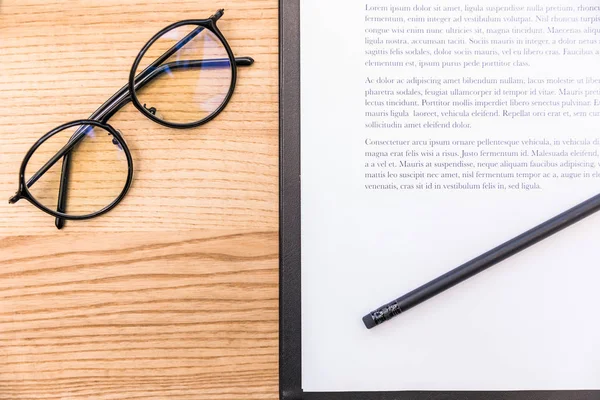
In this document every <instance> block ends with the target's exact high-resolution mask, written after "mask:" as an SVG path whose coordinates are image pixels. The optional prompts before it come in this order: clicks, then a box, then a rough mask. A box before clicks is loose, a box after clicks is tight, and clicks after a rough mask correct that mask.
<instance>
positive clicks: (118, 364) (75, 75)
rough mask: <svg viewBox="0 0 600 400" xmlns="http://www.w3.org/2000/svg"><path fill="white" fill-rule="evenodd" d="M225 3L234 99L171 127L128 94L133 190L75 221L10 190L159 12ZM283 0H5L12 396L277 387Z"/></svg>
mask: <svg viewBox="0 0 600 400" xmlns="http://www.w3.org/2000/svg"><path fill="white" fill-rule="evenodd" d="M218 8H224V9H225V15H224V17H223V18H222V19H221V20H220V21H219V23H218V25H219V28H220V29H221V31H222V32H223V34H224V35H225V37H226V38H227V40H228V41H229V44H230V45H231V47H232V49H233V51H234V53H235V54H236V55H237V56H251V57H253V58H254V59H255V60H256V62H255V64H254V65H253V66H251V67H249V68H243V69H242V68H240V69H239V70H238V73H239V76H238V85H237V87H236V91H235V94H234V96H233V99H232V100H231V102H230V103H229V105H228V107H227V108H226V110H225V111H224V112H223V113H222V114H221V115H220V116H218V117H217V118H216V119H215V120H214V121H212V122H210V123H209V124H207V125H205V126H202V127H199V128H194V129H189V130H174V129H169V128H165V127H161V126H159V125H157V124H156V123H153V122H151V121H150V120H149V119H147V118H145V117H144V116H143V115H141V114H140V113H139V112H138V111H137V110H136V109H135V108H134V107H133V106H132V105H128V106H126V107H125V108H124V109H123V110H121V111H120V112H119V113H118V114H117V115H116V116H115V117H114V118H113V119H111V121H110V123H111V125H113V126H114V127H115V128H116V129H119V130H120V131H121V132H122V133H123V136H124V137H125V139H126V140H127V143H128V145H129V147H130V149H131V152H132V155H133V159H134V166H135V178H134V183H133V186H132V188H131V190H130V192H129V194H128V195H127V197H126V198H125V200H124V201H123V202H122V203H121V204H120V205H118V206H117V208H115V209H114V210H113V211H111V212H109V213H108V214H106V215H104V216H102V217H99V218H96V219H93V220H90V221H82V222H77V221H74V222H72V221H70V222H68V223H67V226H66V227H65V229H64V230H62V231H58V230H57V229H56V228H55V227H54V219H53V218H52V217H50V216H48V215H46V214H44V213H42V212H41V211H39V210H37V209H36V208H34V207H33V206H32V205H30V204H29V203H27V202H26V201H21V202H19V203H17V204H15V205H8V204H7V200H8V198H9V197H11V196H12V195H13V194H14V193H15V191H16V189H17V186H18V176H17V174H18V169H19V166H20V164H21V160H22V158H23V156H24V155H25V153H26V152H27V150H28V149H29V147H30V146H31V145H32V144H33V143H34V142H35V141H36V140H37V139H38V138H39V137H41V136H42V135H43V134H45V133H46V132H48V131H49V130H51V129H53V128H54V127H56V126H58V125H60V124H62V123H64V122H68V121H71V120H75V119H81V118H87V117H88V116H89V115H90V114H91V113H92V112H93V111H94V110H95V109H96V108H97V107H98V106H100V105H101V104H102V103H103V102H104V101H105V100H106V99H108V98H109V97H110V96H111V95H112V94H113V93H114V92H116V91H117V90H118V89H119V88H120V87H121V86H122V85H124V84H125V83H126V81H127V77H128V74H129V69H130V67H131V64H132V63H133V60H134V58H135V56H136V55H137V53H138V51H139V50H140V49H141V47H142V46H143V45H144V44H145V43H146V41H147V40H148V39H149V38H150V37H151V36H152V35H153V34H154V33H156V32H158V31H159V30H160V29H162V28H163V27H165V26H167V25H169V24H171V23H173V22H176V21H179V20H182V19H190V18H206V17H208V16H210V15H211V14H213V13H214V12H215V11H216V10H217V9H218ZM277 17H278V11H277V0H235V1H234V0H231V1H228V0H225V1H222V2H220V3H219V2H217V3H215V2H208V1H204V0H144V1H122V0H86V1H74V0H73V1H51V2H48V1H46V0H0V54H1V56H2V62H1V63H0V98H1V99H2V104H1V105H0V108H1V111H0V400H23V399H99V400H102V399H111V400H112V399H118V400H123V399H144V400H147V399H236V400H237V399H275V398H277V380H278V375H277V369H278V363H277V357H278V331H277V315H278V308H277V307H278V298H277V296H278V286H277V283H278V282H277V281H278V273H277V271H278V254H277V251H278V238H277V236H278V234H277V229H278V213H277V208H278V201H277V195H278V169H277V168H278V159H277V156H278V131H277V128H278V125H277V117H278V113H277V92H278V59H277V51H278V49H277V47H278V43H277V31H278V28H277Z"/></svg>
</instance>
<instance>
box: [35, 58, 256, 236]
mask: <svg viewBox="0 0 600 400" xmlns="http://www.w3.org/2000/svg"><path fill="white" fill-rule="evenodd" d="M253 63H254V59H252V58H251V57H236V58H235V64H236V66H240V67H245V66H250V65H252V64H253ZM229 65H230V61H229V59H228V58H221V59H213V60H190V61H187V60H184V61H175V62H170V63H167V64H164V65H161V66H160V67H158V68H156V69H154V70H152V71H150V70H148V71H150V72H145V73H144V72H141V73H140V74H139V75H138V77H137V78H136V81H135V89H136V90H138V89H141V88H142V87H144V86H146V85H147V84H148V83H150V82H151V81H152V80H154V79H156V78H158V77H159V76H161V75H163V74H165V73H167V72H170V71H175V70H178V69H183V68H223V67H229ZM144 71H146V70H144ZM130 101H131V93H129V87H128V85H125V86H123V87H122V88H121V89H120V90H119V91H118V92H117V93H115V94H114V95H113V96H111V98H110V99H108V100H107V101H106V102H105V103H104V104H103V105H102V106H100V107H99V108H98V109H97V110H96V111H95V112H94V113H93V114H92V115H91V116H90V119H94V120H99V121H102V122H104V123H107V122H108V120H109V119H110V118H111V117H112V116H113V115H115V114H116V113H117V112H118V111H119V110H120V109H121V108H123V107H124V106H125V105H127V104H128V103H129V102H130ZM84 130H85V127H81V128H79V129H77V131H75V133H74V134H73V136H71V139H70V140H69V142H68V144H67V146H68V147H67V146H65V147H63V149H61V150H60V151H59V152H58V153H56V155H55V156H54V157H52V158H51V159H50V160H49V161H48V162H47V163H46V164H45V165H43V166H42V167H41V168H40V169H39V170H38V171H37V172H36V173H35V174H34V175H33V176H32V177H31V178H30V179H29V181H27V187H28V188H29V187H31V186H32V185H33V184H34V183H35V182H37V180H38V179H39V178H41V177H42V175H44V174H45V173H46V172H47V171H48V170H49V169H50V168H52V166H53V165H54V164H55V163H56V162H57V161H58V160H59V159H60V158H61V157H63V164H62V171H61V179H60V187H59V193H58V203H57V211H58V212H62V213H65V212H66V206H67V204H66V202H67V188H68V181H69V170H70V160H71V152H72V151H73V149H74V148H75V144H76V143H77V142H79V141H80V140H81V139H83V138H84V137H85V135H84V134H82V132H83V131H84ZM71 142H73V145H72V146H69V144H71ZM55 225H56V227H57V228H58V229H62V228H63V227H64V225H65V220H64V219H62V218H59V217H57V218H56V219H55Z"/></svg>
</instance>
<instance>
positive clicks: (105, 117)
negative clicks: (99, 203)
mask: <svg viewBox="0 0 600 400" xmlns="http://www.w3.org/2000/svg"><path fill="white" fill-rule="evenodd" d="M223 14H224V10H223V9H221V10H218V11H217V12H216V13H215V14H214V15H212V16H211V17H209V18H208V19H199V20H198V19H190V20H183V21H179V22H176V23H173V24H171V25H169V26H167V27H165V28H164V29H162V30H160V31H159V32H158V33H156V34H155V35H154V36H153V37H152V38H151V39H150V40H149V41H148V42H147V43H146V44H145V45H144V47H142V49H141V50H140V52H139V53H138V55H137V57H136V58H135V60H134V62H133V65H132V67H131V71H130V74H129V80H128V83H127V84H126V85H125V86H123V87H122V88H121V89H120V90H119V91H117V93H115V94H114V95H113V96H111V97H110V98H109V99H108V100H107V101H105V102H104V104H102V105H101V106H100V107H99V108H98V109H97V110H96V111H95V112H94V113H93V114H92V115H91V116H90V117H89V119H84V120H76V121H71V122H68V123H66V124H63V125H60V126H58V127H56V128H55V129H53V130H51V131H50V132H48V133H47V134H45V135H44V136H42V137H41V138H40V139H39V140H38V141H37V142H36V143H35V144H34V145H33V146H32V147H31V148H30V149H29V151H28V152H27V153H26V155H25V157H24V159H23V161H22V163H21V168H20V170H19V190H18V192H17V193H16V194H15V196H13V197H12V198H11V199H10V200H9V203H11V204H14V203H16V202H17V201H19V200H21V199H24V200H27V201H28V202H30V203H31V204H32V205H34V206H35V207H37V208H38V209H40V210H41V211H43V212H45V213H47V214H49V215H52V216H54V217H55V218H56V222H55V224H56V227H57V228H58V229H61V228H62V227H63V226H64V221H65V220H87V219H91V218H95V217H98V216H100V215H102V214H105V213H107V212H108V211H110V210H112V209H113V208H114V207H116V206H117V205H118V204H119V203H120V202H121V201H122V200H123V198H124V197H125V195H126V194H127V192H128V191H129V189H130V187H131V185H132V182H133V157H132V156H131V152H130V150H129V147H128V146H127V144H126V142H125V140H124V139H123V136H122V135H121V134H120V132H119V131H118V130H116V129H114V128H113V127H112V126H111V125H109V124H108V121H109V119H110V118H111V117H112V116H113V115H115V114H116V113H117V112H118V111H119V110H120V109H121V108H123V107H124V106H125V105H126V104H127V103H129V102H130V101H131V102H132V103H133V105H134V106H135V107H136V108H137V109H138V110H139V111H140V112H141V113H142V114H143V115H145V116H146V117H147V118H149V119H150V120H152V121H154V122H156V123H158V124H160V125H163V126H166V127H169V128H175V129H187V128H194V127H197V126H200V125H203V124H205V123H207V122H209V121H211V120H212V119H214V118H215V117H216V116H217V115H218V114H219V113H221V112H222V111H223V109H224V108H225V107H226V106H227V104H228V103H229V101H230V100H231V97H232V96H233V92H234V90H235V85H236V81H237V66H238V65H239V66H249V65H252V64H253V63H254V60H253V59H252V58H251V57H238V58H236V57H235V56H234V55H233V51H232V50H231V47H230V46H229V43H227V40H226V39H225V37H224V36H223V34H222V33H221V31H220V30H219V29H218V27H217V24H216V22H217V21H218V20H219V18H221V17H222V16H223ZM184 25H196V26H197V28H196V29H194V30H193V31H191V32H190V33H189V34H188V35H186V37H184V38H183V39H181V40H180V41H179V42H178V43H176V44H175V45H174V46H173V47H172V48H171V49H170V50H168V51H167V52H166V53H165V54H163V55H162V56H161V57H159V58H157V59H156V60H155V61H154V62H153V63H152V64H150V65H149V66H148V67H146V68H145V69H144V70H143V71H142V72H141V73H140V74H138V75H137V76H136V74H135V72H136V70H137V68H138V66H139V64H140V62H141V60H142V58H143V56H144V55H145V53H146V52H147V50H148V49H149V48H150V47H151V46H152V45H153V44H154V43H155V42H156V41H157V40H158V39H160V38H161V37H162V36H163V35H164V34H166V33H167V32H169V31H171V30H173V29H175V28H178V27H180V26H184ZM204 29H208V30H209V31H210V32H212V33H213V34H214V35H215V36H216V37H217V39H219V40H220V41H221V43H222V44H223V47H224V48H225V50H226V52H227V56H228V60H227V61H228V63H229V66H230V68H231V82H230V86H229V91H228V92H227V94H226V96H225V98H224V99H223V102H222V103H221V104H220V105H219V107H217V108H216V109H215V110H214V111H213V112H212V113H211V114H209V115H207V116H205V117H204V118H202V119H200V120H198V121H195V122H191V123H173V122H168V121H164V120H162V119H160V118H158V117H157V116H156V115H155V114H154V113H153V112H152V109H148V108H146V107H145V106H144V105H142V104H141V103H140V101H139V99H138V98H137V96H136V90H139V89H140V88H141V87H143V86H144V85H145V84H147V83H148V82H150V81H152V80H153V79H155V78H156V77H158V76H159V75H161V74H163V73H165V72H166V71H167V70H168V69H169V68H171V69H177V68H181V67H189V66H192V67H194V66H197V67H203V66H204V65H207V66H209V67H210V66H211V65H212V64H215V65H216V64H217V63H221V64H222V63H223V61H224V60H225V59H223V60H198V61H194V60H192V61H189V60H188V61H185V62H179V61H177V62H174V63H169V64H166V65H161V64H163V62H164V61H166V60H167V59H168V58H169V57H170V56H171V55H172V54H174V53H175V52H176V51H178V50H179V49H180V48H181V47H183V46H184V45H185V44H187V43H188V42H189V41H190V40H192V39H193V38H194V37H195V36H196V35H198V34H199V33H200V32H202V31H203V30H204ZM77 125H81V126H82V128H80V129H78V130H77V131H76V132H75V134H74V135H73V136H72V138H71V139H70V141H69V142H68V143H67V144H66V145H65V146H64V147H63V148H62V149H61V150H59V151H58V152H57V153H56V154H55V155H54V156H53V157H52V158H51V159H50V160H49V161H48V162H47V163H46V164H45V165H44V166H42V168H40V170H38V171H37V172H36V173H35V174H34V175H33V176H32V177H30V178H29V180H28V181H26V180H25V170H26V168H27V163H28V162H29V160H30V159H31V157H32V155H33V154H34V152H35V151H36V150H37V149H38V148H39V147H40V146H41V145H42V144H43V143H44V142H45V141H46V140H48V139H49V138H50V137H52V136H54V135H55V134H57V133H59V132H60V131H62V130H64V129H68V128H71V127H74V126H77ZM88 126H96V127H99V128H102V129H104V130H106V131H107V132H108V133H109V134H110V135H111V136H113V143H114V144H115V145H119V146H120V147H121V149H122V150H123V152H124V153H125V156H126V158H127V163H128V173H127V180H126V182H125V185H124V188H123V191H122V192H121V193H120V194H119V196H117V198H115V200H113V202H111V203H110V204H109V205H107V206H106V207H104V208H102V209H100V210H98V211H95V212H93V213H90V214H86V215H71V214H66V212H65V211H66V197H67V184H68V175H69V168H70V156H71V152H72V151H73V149H74V148H75V145H76V144H77V142H78V141H79V140H81V138H83V137H85V134H84V133H83V132H82V129H83V128H85V127H88ZM84 130H85V129H84ZM115 141H116V143H115ZM60 158H63V164H62V171H61V180H60V188H59V195H58V204H57V210H56V211H54V210H52V209H50V208H48V207H46V206H44V205H42V204H41V203H40V202H39V201H38V200H36V199H35V197H34V196H33V195H32V194H31V192H30V191H29V187H31V186H32V185H33V184H34V183H35V182H36V181H37V180H38V179H39V178H40V177H41V176H42V175H43V174H44V173H46V172H47V171H48V170H49V169H50V168H52V166H53V165H54V164H55V163H56V162H58V160H60Z"/></svg>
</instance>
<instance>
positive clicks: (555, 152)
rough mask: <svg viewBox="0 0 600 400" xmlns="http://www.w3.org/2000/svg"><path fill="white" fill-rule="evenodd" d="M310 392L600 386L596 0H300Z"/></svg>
mask: <svg viewBox="0 0 600 400" xmlns="http://www.w3.org/2000/svg"><path fill="white" fill-rule="evenodd" d="M301 71H302V73H301V82H302V83H301V85H302V93H301V96H302V128H301V132H302V149H301V150H302V360H303V361H302V363H303V370H302V373H303V375H302V380H303V389H304V390H306V391H396V390H493V391H496V390H600V318H598V307H599V305H600V290H599V289H598V283H599V282H600V268H599V261H598V260H600V246H598V238H600V215H594V216H591V217H589V218H587V219H585V220H583V221H581V222H579V223H577V224H575V225H573V226H572V227H570V228H568V229H566V230H564V231H562V232H560V233H559V234H557V235H555V236H553V237H551V238H549V239H547V240H545V241H543V242H541V243H538V244H536V245H534V246H533V247H531V248H530V249H528V250H526V251H524V252H522V253H520V254H518V255H516V256H514V257H511V258H510V259H508V260H505V261H503V262H502V263H500V264H498V265H496V266H494V267H492V268H491V269H489V270H487V271H485V272H483V273H481V274H479V275H477V276H475V277H473V278H471V279H469V280H468V281H466V282H463V283H461V284H460V285H458V286H456V287H454V288H452V289H450V290H449V291H446V292H444V293H442V294H441V295H438V296H436V297H435V298H433V299H431V300H429V301H427V302H425V303H423V304H421V305H419V306H417V307H415V308H413V309H411V310H409V311H407V312H406V313H403V314H401V315H400V316H398V317H396V318H394V319H393V320H391V321H389V322H386V323H385V324H383V325H381V326H378V327H376V328H374V329H372V330H367V329H366V328H365V327H364V325H363V323H362V321H361V318H362V317H363V316H364V315H365V314H367V313H368V312H370V311H372V310H374V309H377V308H378V307H380V306H382V305H383V304H385V303H388V302H389V301H391V300H393V299H395V298H397V297H400V296H401V295H404V294H406V293H407V292H409V291H411V290H413V289H415V288H417V287H419V286H421V285H422V284H424V283H426V282H428V281H430V280H432V279H434V278H436V277H438V276H439V275H441V274H444V273H446V272H448V271H449V270H451V269H453V268H455V267H457V266H459V265H461V264H463V263H465V262H467V261H469V260H471V259H473V258H475V257H477V256H479V255H480V254H482V253H484V252H486V251H488V250H490V249H492V248H494V247H496V246H498V245H500V244H501V243H503V242H505V241H507V240H510V239H512V238H513V237H515V236H517V235H519V234H521V233H523V232H525V231H527V230H529V229H531V228H533V227H535V226H536V225H538V224H540V223H542V222H544V221H546V220H548V219H550V218H552V217H554V216H556V215H558V214H560V213H562V212H563V211H566V210H567V209H569V208H572V207H573V206H576V205H577V204H579V203H581V202H583V201H585V200H587V199H589V198H590V197H592V196H594V195H596V194H598V193H600V2H599V1H589V0H587V1H586V0H581V1H568V0H562V1H555V0H550V1H544V2H541V1H537V2H536V1H531V0H522V1H519V2H506V1H504V0H478V1H472V2H469V1H466V2H465V1H462V0H461V1H454V0H444V1H439V0H438V1H432V0H422V1H415V2H409V1H397V0H387V1H372V2H371V1H368V2H358V1H347V0H345V1H342V0H327V1H317V0H302V1H301Z"/></svg>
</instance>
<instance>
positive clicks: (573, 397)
mask: <svg viewBox="0 0 600 400" xmlns="http://www.w3.org/2000/svg"><path fill="white" fill-rule="evenodd" d="M303 399H304V400H598V399H600V392H598V391H530V392H529V391H519V392H339V393H333V392H327V393H316V392H315V393H313V392H306V393H304V397H303Z"/></svg>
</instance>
